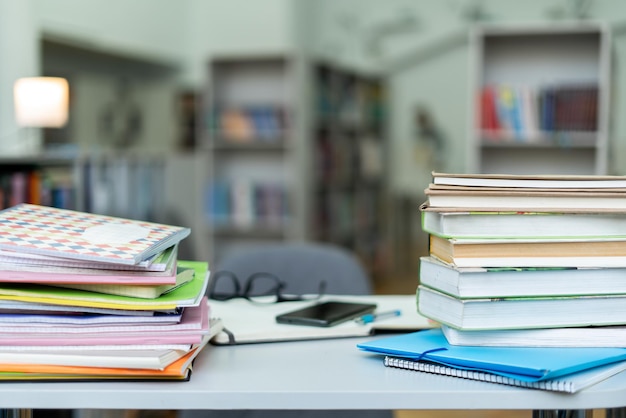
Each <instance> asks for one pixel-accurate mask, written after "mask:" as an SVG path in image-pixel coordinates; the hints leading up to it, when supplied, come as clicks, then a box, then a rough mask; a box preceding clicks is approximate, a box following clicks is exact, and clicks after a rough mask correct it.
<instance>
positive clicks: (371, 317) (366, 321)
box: [355, 309, 402, 324]
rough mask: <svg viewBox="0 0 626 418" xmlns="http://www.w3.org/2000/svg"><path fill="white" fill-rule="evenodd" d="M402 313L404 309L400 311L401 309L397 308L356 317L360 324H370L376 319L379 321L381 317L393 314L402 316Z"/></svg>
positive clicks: (388, 316)
mask: <svg viewBox="0 0 626 418" xmlns="http://www.w3.org/2000/svg"><path fill="white" fill-rule="evenodd" d="M401 314H402V311H400V309H396V310H393V311H386V312H378V313H371V314H365V315H363V316H360V317H359V318H357V319H355V321H356V322H358V323H360V324H370V323H372V322H374V321H378V320H379V319H383V318H390V317H392V316H400V315H401Z"/></svg>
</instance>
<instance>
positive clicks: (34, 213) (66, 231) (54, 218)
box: [0, 204, 191, 265]
mask: <svg viewBox="0 0 626 418" xmlns="http://www.w3.org/2000/svg"><path fill="white" fill-rule="evenodd" d="M190 232H191V230H190V229H189V228H185V227H181V226H172V225H163V224H157V223H152V222H144V221H138V220H132V219H124V218H117V217H112V216H105V215H98V214H92V213H86V212H79V211H73V210H68V209H57V208H52V207H47V206H39V205H31V204H20V205H17V206H13V207H11V208H8V209H5V210H2V211H0V249H5V250H10V251H18V252H24V253H33V254H42V255H48V256H54V257H64V258H72V259H80V260H91V261H98V262H108V263H117V264H128V265H134V264H137V263H139V262H141V261H142V260H144V259H146V258H148V257H150V256H152V255H154V254H157V253H159V252H161V251H163V250H165V249H166V248H169V247H171V246H172V245H174V244H176V243H178V242H180V241H181V240H182V239H184V238H185V237H187V236H188V235H189V234H190Z"/></svg>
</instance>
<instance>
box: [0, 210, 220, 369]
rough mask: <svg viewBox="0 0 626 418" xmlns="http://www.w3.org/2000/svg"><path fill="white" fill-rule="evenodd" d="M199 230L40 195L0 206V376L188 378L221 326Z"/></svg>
mask: <svg viewBox="0 0 626 418" xmlns="http://www.w3.org/2000/svg"><path fill="white" fill-rule="evenodd" d="M189 233H190V230H189V229H188V228H185V227H179V226H172V225H163V224H157V223H150V222H143V221H137V220H131V219H123V218H115V217H110V216H104V215H97V214H91V213H85V212H78V211H72V210H66V209H58V208H52V207H46V206H40V205H32V204H20V205H17V206H13V207H11V208H8V209H5V210H3V211H0V331H1V332H0V380H43V381H50V380H55V381H56V380H79V381H88V380H112V379H113V380H116V379H119V380H129V379H130V380H144V379H146V380H188V379H189V378H190V374H191V363H192V361H193V360H194V358H195V357H196V356H197V355H198V353H199V352H200V351H201V350H202V349H203V347H204V346H205V345H206V343H207V342H208V340H209V338H210V336H211V335H214V334H215V333H216V332H218V331H219V329H220V328H219V323H211V322H210V321H209V305H208V302H207V299H206V297H205V296H204V294H205V291H206V286H207V282H208V277H209V269H208V263H206V262H192V261H184V260H179V259H178V253H177V248H178V245H179V243H180V241H181V240H183V239H184V238H186V237H187V236H188V235H189Z"/></svg>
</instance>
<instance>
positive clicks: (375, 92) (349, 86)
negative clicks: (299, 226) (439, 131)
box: [310, 63, 387, 276]
mask: <svg viewBox="0 0 626 418" xmlns="http://www.w3.org/2000/svg"><path fill="white" fill-rule="evenodd" d="M312 74H313V86H314V87H313V92H314V95H315V96H314V106H315V108H314V112H313V119H312V120H313V126H312V131H313V135H314V138H313V151H314V158H315V159H314V170H313V173H314V176H313V187H312V190H313V193H312V194H313V196H312V207H313V208H314V211H313V212H314V213H313V216H312V219H311V221H310V222H311V227H310V229H311V231H312V235H313V238H314V239H316V240H319V241H328V242H332V243H334V244H338V245H341V246H344V247H346V248H348V249H349V250H351V251H353V252H355V253H356V254H357V255H358V256H360V259H361V261H362V262H363V263H364V264H365V265H366V267H368V269H369V270H370V273H371V274H372V275H374V276H375V275H376V274H377V271H376V270H377V268H378V266H377V262H376V260H378V259H379V256H380V254H381V253H382V252H383V251H384V246H385V235H386V229H387V228H386V224H385V217H386V215H385V213H386V208H385V206H384V202H385V200H386V199H385V193H386V178H387V177H386V176H387V161H386V153H387V151H386V147H387V144H386V142H385V135H386V132H385V103H386V101H385V100H386V99H385V85H384V82H383V81H382V80H381V79H380V78H379V77H377V76H374V75H370V74H360V73H358V72H355V71H353V70H348V69H345V68H340V67H337V66H335V65H331V64H328V63H317V64H315V65H314V67H313V71H312Z"/></svg>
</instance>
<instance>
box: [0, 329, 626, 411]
mask: <svg viewBox="0 0 626 418" xmlns="http://www.w3.org/2000/svg"><path fill="white" fill-rule="evenodd" d="M368 338H373V337H368ZM364 340H365V339H364V338H345V339H335V340H323V341H308V342H290V343H269V344H250V345H241V346H233V347H215V346H209V347H207V349H205V351H203V352H202V353H201V354H200V355H199V357H198V359H197V362H196V364H195V367H194V368H195V371H194V374H193V375H192V377H191V381H189V382H146V383H131V382H128V383H120V382H110V383H0V405H2V407H3V408H33V409H38V408H46V409H55V408H64V409H83V408H94V409H100V408H110V409H118V408H119V409H248V408H250V409H536V410H538V409H596V408H615V407H622V406H624V405H626V373H622V374H620V375H617V376H614V377H612V378H610V379H608V380H606V381H604V382H601V383H599V384H597V385H595V386H593V387H591V388H588V389H586V390H584V391H582V392H579V393H577V394H574V395H570V394H561V393H552V392H547V391H538V390H530V389H520V388H514V387H508V386H504V385H497V384H490V383H485V382H475V381H468V380H462V379H457V378H453V377H447V376H437V375H429V374H423V373H416V372H412V371H408V370H400V369H392V368H386V367H384V366H383V364H382V358H381V357H378V356H373V355H371V354H367V353H364V352H361V351H359V350H358V349H357V348H356V347H355V346H356V344H357V343H358V342H361V341H364Z"/></svg>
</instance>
